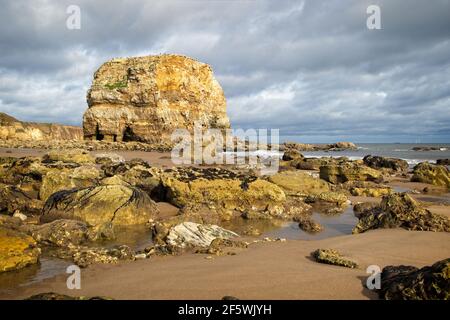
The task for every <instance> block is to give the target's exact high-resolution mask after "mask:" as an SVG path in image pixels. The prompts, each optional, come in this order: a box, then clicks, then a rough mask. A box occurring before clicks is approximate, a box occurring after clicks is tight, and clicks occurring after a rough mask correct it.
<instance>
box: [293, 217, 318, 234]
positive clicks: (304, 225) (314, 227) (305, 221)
mask: <svg viewBox="0 0 450 320" xmlns="http://www.w3.org/2000/svg"><path fill="white" fill-rule="evenodd" d="M294 221H296V222H298V227H299V228H300V229H301V230H303V231H305V232H308V233H317V232H320V231H322V230H323V227H322V226H321V225H320V224H318V223H317V222H315V221H314V220H313V219H312V218H311V217H310V216H309V215H303V216H297V217H295V218H294Z"/></svg>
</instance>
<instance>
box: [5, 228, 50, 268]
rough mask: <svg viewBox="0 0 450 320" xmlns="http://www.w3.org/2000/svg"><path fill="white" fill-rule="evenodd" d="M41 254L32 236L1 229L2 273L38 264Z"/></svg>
mask: <svg viewBox="0 0 450 320" xmlns="http://www.w3.org/2000/svg"><path fill="white" fill-rule="evenodd" d="M40 253H41V252H40V250H39V248H37V246H36V242H35V241H34V240H33V238H31V237H30V236H27V235H25V234H23V233H20V232H17V231H14V230H10V229H6V228H3V227H0V273H1V272H5V271H11V270H16V269H21V268H24V267H26V266H28V265H30V264H34V263H37V262H38V259H39V255H40Z"/></svg>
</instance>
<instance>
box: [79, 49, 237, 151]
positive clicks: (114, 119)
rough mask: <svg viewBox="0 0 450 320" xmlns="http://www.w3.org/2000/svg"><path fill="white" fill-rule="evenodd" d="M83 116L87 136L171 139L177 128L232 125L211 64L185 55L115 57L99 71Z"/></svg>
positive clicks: (153, 139) (128, 139)
mask: <svg viewBox="0 0 450 320" xmlns="http://www.w3.org/2000/svg"><path fill="white" fill-rule="evenodd" d="M87 102H88V105H89V109H88V110H87V111H86V112H85V114H84V117H83V129H84V137H85V139H90V140H106V141H142V142H149V143H152V142H161V141H170V136H171V134H172V132H173V130H174V129H177V128H186V129H189V130H192V129H193V126H194V122H195V121H199V122H200V123H201V124H202V126H203V128H220V129H224V128H229V126H230V123H229V119H228V117H227V115H226V102H225V96H224V94H223V90H222V88H221V87H220V85H219V83H218V82H217V81H216V79H215V78H214V76H213V72H212V70H211V67H210V66H208V65H207V64H204V63H201V62H198V61H195V60H193V59H191V58H188V57H185V56H179V55H166V54H165V55H158V56H146V57H136V58H126V59H113V60H111V61H108V62H106V63H104V64H103V65H102V66H101V67H100V68H99V69H98V70H97V72H96V73H95V74H94V80H93V83H92V86H91V88H90V90H89V91H88V94H87Z"/></svg>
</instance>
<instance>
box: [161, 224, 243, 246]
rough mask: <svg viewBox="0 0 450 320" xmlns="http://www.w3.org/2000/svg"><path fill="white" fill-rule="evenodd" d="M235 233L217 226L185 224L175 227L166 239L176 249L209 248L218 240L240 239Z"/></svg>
mask: <svg viewBox="0 0 450 320" xmlns="http://www.w3.org/2000/svg"><path fill="white" fill-rule="evenodd" d="M238 236H239V235H238V234H236V233H234V232H233V231H230V230H226V229H223V228H221V227H219V226H216V225H203V224H198V223H193V222H183V223H180V224H178V225H176V226H173V227H172V228H170V230H169V231H168V234H167V236H166V238H165V241H166V243H167V244H169V245H171V246H175V247H182V248H184V247H208V246H210V244H211V242H213V240H215V239H217V238H221V239H229V238H233V237H238Z"/></svg>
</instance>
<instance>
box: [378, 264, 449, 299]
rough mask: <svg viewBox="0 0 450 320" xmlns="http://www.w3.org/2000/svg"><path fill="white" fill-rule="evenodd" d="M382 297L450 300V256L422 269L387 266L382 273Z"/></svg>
mask: <svg viewBox="0 0 450 320" xmlns="http://www.w3.org/2000/svg"><path fill="white" fill-rule="evenodd" d="M378 295H379V297H380V299H386V300H449V299H450V258H448V259H444V260H441V261H438V262H436V263H435V264H433V265H432V266H431V267H430V266H427V267H424V268H422V269H418V268H416V267H411V266H387V267H385V268H383V271H382V273H381V288H380V290H378Z"/></svg>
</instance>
